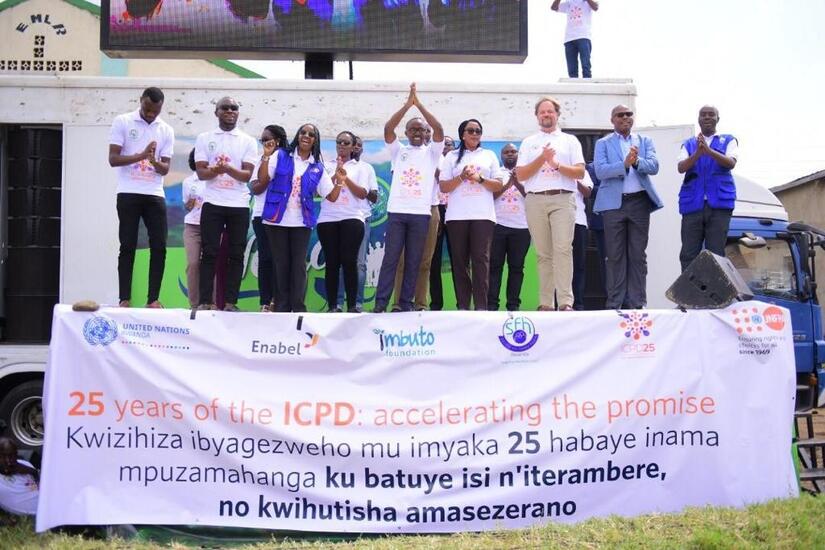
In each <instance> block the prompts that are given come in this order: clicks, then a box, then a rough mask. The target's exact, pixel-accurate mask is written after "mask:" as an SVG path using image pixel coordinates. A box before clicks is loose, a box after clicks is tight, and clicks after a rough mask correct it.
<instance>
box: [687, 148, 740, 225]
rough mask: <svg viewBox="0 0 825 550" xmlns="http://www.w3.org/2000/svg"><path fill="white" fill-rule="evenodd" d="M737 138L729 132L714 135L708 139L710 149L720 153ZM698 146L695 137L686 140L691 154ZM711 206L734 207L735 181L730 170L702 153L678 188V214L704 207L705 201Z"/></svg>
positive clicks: (720, 207) (696, 210)
mask: <svg viewBox="0 0 825 550" xmlns="http://www.w3.org/2000/svg"><path fill="white" fill-rule="evenodd" d="M734 139H736V138H735V137H733V136H731V135H729V134H717V135H715V136H713V141H711V142H710V148H711V149H713V150H714V151H718V152H719V153H722V154H723V155H724V154H725V152H726V151H727V149H728V143H730V142H731V141H733V140H734ZM698 147H699V145H698V142H697V141H696V137H692V138H690V139H688V140H687V141H685V150H686V151H687V153H688V155H692V154H693V153H695V152H696V149H697V148H698ZM706 199H707V201H708V205H709V206H710V207H711V208H719V209H724V210H733V207H734V204H735V203H736V184H735V183H734V181H733V174H731V172H730V170H728V169H726V168H722V167H721V166H720V165H719V163H718V162H716V161H715V160H713V158H711V157H710V155H702V156H701V157H699V160H697V161H696V164H694V165H693V168H691V169H690V170H688V171H687V172H686V173H685V179H684V181H683V182H682V188H681V189H679V213H680V214H690V213H692V212H698V211H700V210H702V209H703V208H704V207H705V200H706Z"/></svg>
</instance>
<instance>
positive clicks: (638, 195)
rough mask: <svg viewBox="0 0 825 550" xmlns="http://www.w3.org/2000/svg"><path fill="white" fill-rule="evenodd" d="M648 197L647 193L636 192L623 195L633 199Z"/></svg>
mask: <svg viewBox="0 0 825 550" xmlns="http://www.w3.org/2000/svg"><path fill="white" fill-rule="evenodd" d="M642 195H647V191H636V192H635V193H622V197H627V198H633V197H640V196H642Z"/></svg>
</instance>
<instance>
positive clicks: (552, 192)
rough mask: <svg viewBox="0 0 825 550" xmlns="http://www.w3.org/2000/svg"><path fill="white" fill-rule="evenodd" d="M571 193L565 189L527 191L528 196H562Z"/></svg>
mask: <svg viewBox="0 0 825 550" xmlns="http://www.w3.org/2000/svg"><path fill="white" fill-rule="evenodd" d="M572 192H573V191H568V190H567V189H547V190H545V191H528V192H527V193H528V194H530V195H562V194H564V193H572Z"/></svg>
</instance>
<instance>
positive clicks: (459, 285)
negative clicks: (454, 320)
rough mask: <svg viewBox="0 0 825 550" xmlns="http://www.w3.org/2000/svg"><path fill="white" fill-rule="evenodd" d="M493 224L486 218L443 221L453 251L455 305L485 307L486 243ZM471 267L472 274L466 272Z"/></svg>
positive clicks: (488, 255)
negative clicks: (471, 301)
mask: <svg viewBox="0 0 825 550" xmlns="http://www.w3.org/2000/svg"><path fill="white" fill-rule="evenodd" d="M495 226H496V224H495V223H494V222H492V221H490V220H456V221H449V222H447V233H448V234H449V235H450V249H451V251H452V255H453V283H454V285H455V299H456V306H457V307H458V309H470V298H471V297H472V299H473V307H474V308H475V309H476V310H486V309H487V292H488V291H489V288H490V246H491V244H492V242H493V229H494V228H495ZM470 267H472V275H471V274H470Z"/></svg>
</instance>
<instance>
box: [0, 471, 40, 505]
mask: <svg viewBox="0 0 825 550" xmlns="http://www.w3.org/2000/svg"><path fill="white" fill-rule="evenodd" d="M17 462H18V464H22V465H23V466H28V467H29V468H31V467H32V465H31V464H29V463H28V462H26V461H25V460H20V459H18V460H17ZM39 494H40V491H39V489H38V487H37V482H36V481H35V480H34V478H33V477H32V476H31V475H29V474H14V475H10V476H4V475H0V508H2V509H3V510H5V511H6V512H10V513H12V514H17V515H21V516H34V515H36V514H37V497H38V495H39Z"/></svg>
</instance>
